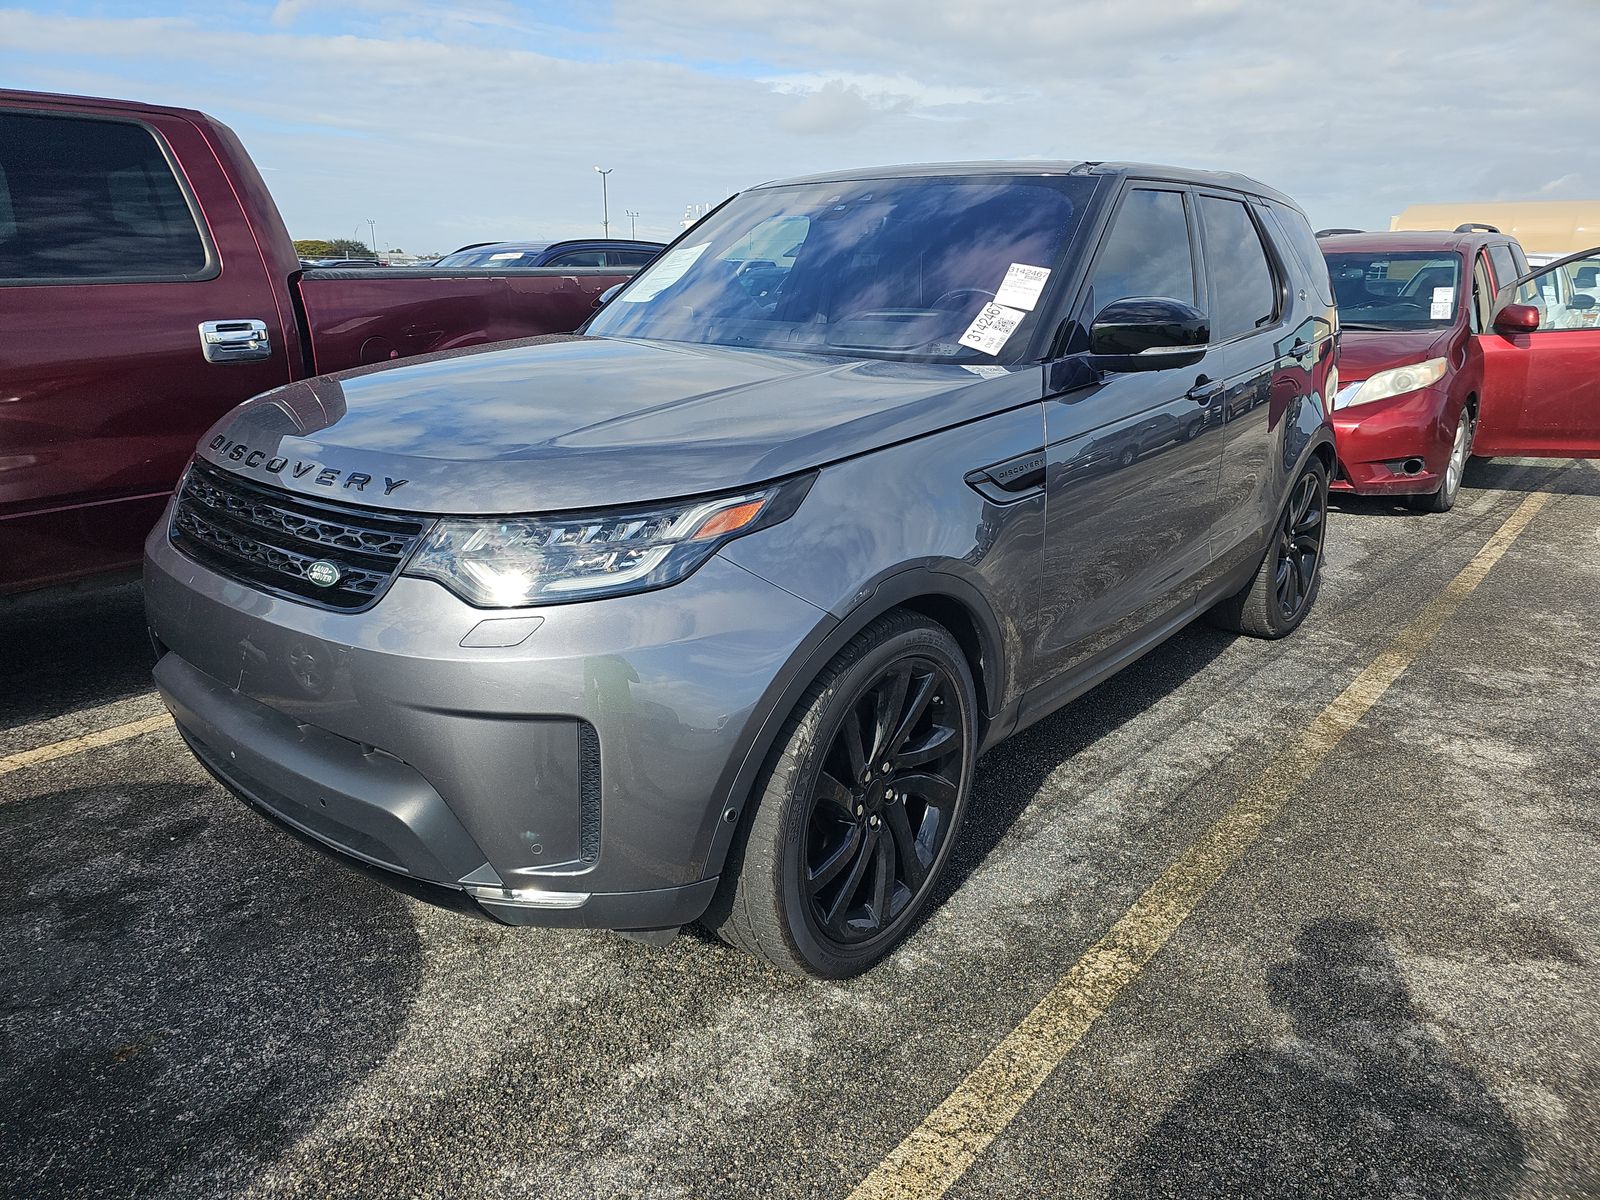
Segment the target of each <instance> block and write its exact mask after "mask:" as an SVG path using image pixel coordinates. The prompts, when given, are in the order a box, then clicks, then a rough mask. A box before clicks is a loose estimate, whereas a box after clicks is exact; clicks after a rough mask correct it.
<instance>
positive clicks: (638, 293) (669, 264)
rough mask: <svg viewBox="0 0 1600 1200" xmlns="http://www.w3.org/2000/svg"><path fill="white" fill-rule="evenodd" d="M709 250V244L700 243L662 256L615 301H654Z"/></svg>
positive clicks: (629, 302)
mask: <svg viewBox="0 0 1600 1200" xmlns="http://www.w3.org/2000/svg"><path fill="white" fill-rule="evenodd" d="M710 248H711V243H710V242H701V243H700V244H699V245H698V246H679V247H678V248H677V249H676V250H674V251H672V252H671V253H670V254H663V255H662V256H661V257H660V258H658V259H656V261H655V262H653V263H651V264H650V265H649V266H648V267H646V268H645V270H644V274H643V275H641V276H640V277H639V281H638V282H637V283H635V284H634V285H633V286H632V287H631V288H629V289H628V290H627V291H625V292H623V293H622V295H620V296H618V297H617V300H618V301H624V302H626V303H628V304H639V303H642V302H643V301H645V300H654V299H655V298H656V297H657V296H659V295H660V294H661V293H662V292H664V291H666V290H667V289H668V288H669V287H671V286H672V285H673V284H675V283H677V282H678V280H680V279H682V278H683V277H684V276H685V275H686V274H688V272H689V268H690V267H692V266H694V264H695V263H696V261H698V260H699V258H700V256H701V255H702V254H704V253H705V252H706V251H707V250H709V249H710Z"/></svg>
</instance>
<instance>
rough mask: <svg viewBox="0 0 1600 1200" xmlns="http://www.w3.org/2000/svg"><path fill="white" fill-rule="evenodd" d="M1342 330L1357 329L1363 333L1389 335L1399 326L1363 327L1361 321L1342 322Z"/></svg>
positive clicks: (1340, 326) (1340, 323)
mask: <svg viewBox="0 0 1600 1200" xmlns="http://www.w3.org/2000/svg"><path fill="white" fill-rule="evenodd" d="M1339 328H1340V329H1357V330H1360V331H1362V332H1363V333H1388V332H1390V331H1392V330H1394V329H1396V328H1398V326H1395V325H1363V324H1362V323H1361V322H1360V321H1340V322H1339Z"/></svg>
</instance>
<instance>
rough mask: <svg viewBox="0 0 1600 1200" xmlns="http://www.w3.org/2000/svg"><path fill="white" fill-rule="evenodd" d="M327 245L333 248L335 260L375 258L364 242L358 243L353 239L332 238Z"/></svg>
mask: <svg viewBox="0 0 1600 1200" xmlns="http://www.w3.org/2000/svg"><path fill="white" fill-rule="evenodd" d="M329 245H331V246H332V247H333V253H334V256H335V257H337V258H376V257H377V255H375V254H374V253H373V252H372V251H371V250H370V249H368V247H367V244H366V243H365V242H358V241H356V240H355V239H354V238H334V239H333V240H332V241H331V242H330V243H329Z"/></svg>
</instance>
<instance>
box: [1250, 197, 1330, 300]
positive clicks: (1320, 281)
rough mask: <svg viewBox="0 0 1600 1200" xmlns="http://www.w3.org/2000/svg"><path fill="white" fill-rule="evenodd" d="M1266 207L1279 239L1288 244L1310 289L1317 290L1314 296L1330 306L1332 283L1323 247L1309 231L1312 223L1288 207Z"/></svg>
mask: <svg viewBox="0 0 1600 1200" xmlns="http://www.w3.org/2000/svg"><path fill="white" fill-rule="evenodd" d="M1267 207H1268V209H1269V210H1270V211H1271V213H1272V216H1273V219H1274V220H1275V221H1276V222H1277V223H1278V228H1279V229H1280V230H1281V231H1282V234H1283V237H1282V239H1281V240H1282V241H1284V242H1287V243H1288V244H1289V247H1290V249H1292V250H1293V251H1294V256H1295V257H1296V258H1297V259H1299V260H1300V267H1301V269H1302V270H1303V271H1305V273H1306V278H1307V279H1309V280H1310V281H1311V286H1312V287H1314V288H1316V290H1317V297H1318V298H1319V299H1320V300H1321V301H1322V302H1323V303H1324V304H1328V305H1332V304H1333V303H1334V295H1333V282H1332V280H1330V279H1329V278H1328V260H1327V259H1325V258H1323V257H1322V247H1321V246H1319V245H1317V238H1316V235H1315V234H1314V233H1312V232H1311V223H1310V222H1309V221H1307V220H1306V218H1305V215H1304V214H1303V213H1301V212H1299V211H1298V210H1297V209H1293V208H1290V207H1288V206H1287V205H1283V204H1279V203H1277V202H1276V201H1269V202H1268V205H1267Z"/></svg>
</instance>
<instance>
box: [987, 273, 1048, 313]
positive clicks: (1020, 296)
mask: <svg viewBox="0 0 1600 1200" xmlns="http://www.w3.org/2000/svg"><path fill="white" fill-rule="evenodd" d="M1049 280H1050V268H1049V267H1030V266H1029V265H1028V264H1027V263H1012V264H1011V269H1010V270H1008V271H1007V272H1006V277H1005V278H1004V279H1002V280H1001V281H1000V290H999V291H998V292H996V293H995V294H994V302H995V303H996V304H999V305H1001V306H1003V307H1005V308H1020V309H1024V310H1026V311H1027V312H1032V311H1033V310H1034V308H1035V307H1036V306H1037V305H1038V303H1039V295H1040V293H1041V292H1043V291H1044V285H1045V284H1046V283H1048V282H1049Z"/></svg>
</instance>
